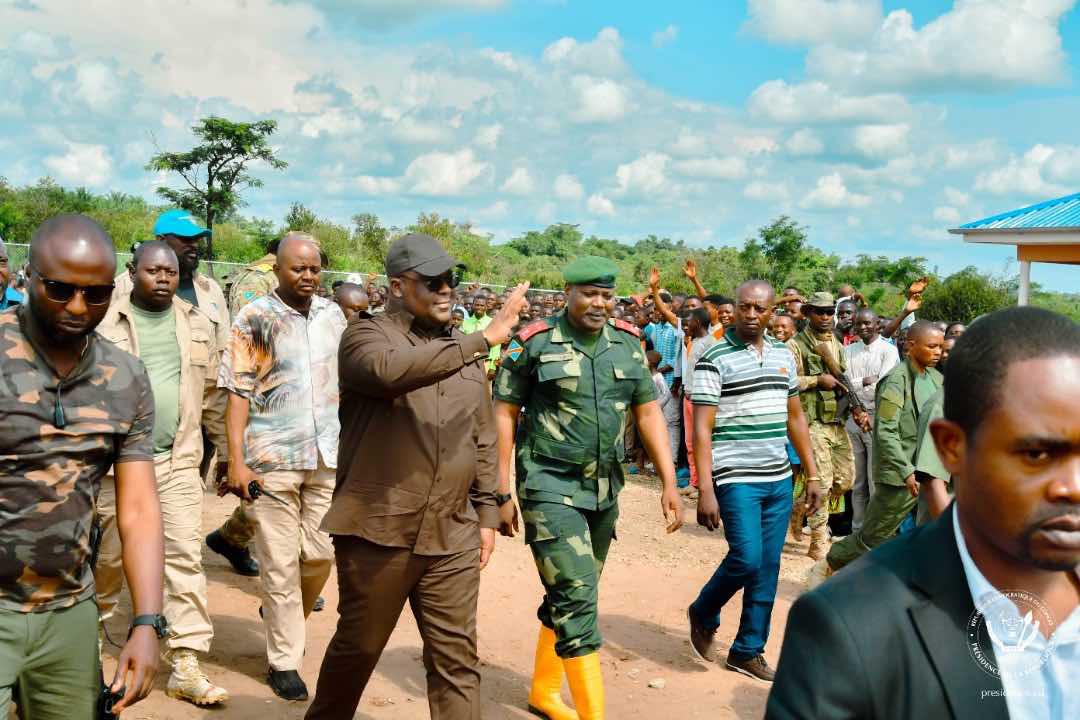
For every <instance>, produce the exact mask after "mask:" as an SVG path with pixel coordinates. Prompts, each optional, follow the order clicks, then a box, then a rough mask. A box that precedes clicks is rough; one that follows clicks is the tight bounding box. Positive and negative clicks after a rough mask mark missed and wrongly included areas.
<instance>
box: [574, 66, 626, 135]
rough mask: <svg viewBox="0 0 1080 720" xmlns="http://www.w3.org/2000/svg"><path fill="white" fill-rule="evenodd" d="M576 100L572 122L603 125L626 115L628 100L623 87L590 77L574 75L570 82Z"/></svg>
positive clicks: (604, 79)
mask: <svg viewBox="0 0 1080 720" xmlns="http://www.w3.org/2000/svg"><path fill="white" fill-rule="evenodd" d="M570 86H571V87H572V88H573V89H574V92H575V93H576V96H577V100H578V107H577V110H576V111H575V112H574V114H573V116H572V117H573V120H574V121H575V122H580V123H603V122H612V121H615V120H618V119H619V118H621V117H622V116H623V115H625V114H626V110H627V105H628V100H627V93H628V91H627V89H626V87H625V86H623V85H621V84H619V83H617V82H615V81H614V80H608V79H607V78H597V77H592V76H590V75H575V76H574V77H573V78H572V79H571V80H570Z"/></svg>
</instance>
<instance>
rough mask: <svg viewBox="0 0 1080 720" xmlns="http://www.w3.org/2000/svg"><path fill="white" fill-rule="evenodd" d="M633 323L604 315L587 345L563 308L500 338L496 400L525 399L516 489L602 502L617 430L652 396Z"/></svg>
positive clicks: (613, 484) (607, 497)
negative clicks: (600, 327) (507, 338)
mask: <svg viewBox="0 0 1080 720" xmlns="http://www.w3.org/2000/svg"><path fill="white" fill-rule="evenodd" d="M638 336H639V331H638V329H637V327H636V326H634V325H632V324H630V323H626V322H623V321H616V320H610V321H609V324H608V325H605V326H604V329H603V330H601V331H600V336H599V337H598V338H597V339H596V344H595V345H594V346H593V347H591V348H589V347H588V346H587V345H586V344H583V343H582V342H581V341H580V340H579V339H577V338H575V337H574V336H573V333H572V330H571V328H570V324H569V321H568V320H567V319H566V314H565V312H563V313H560V314H558V315H556V316H555V317H551V318H545V319H543V320H537V321H536V322H534V323H531V324H529V325H526V326H525V327H524V328H522V329H521V330H520V331H519V332H518V334H517V335H516V336H514V338H513V339H512V340H511V341H510V343H509V344H508V345H507V346H506V350H505V352H504V353H503V359H502V366H501V367H500V369H499V375H498V377H497V378H496V380H495V387H494V394H495V398H496V399H497V400H502V401H504V402H508V403H512V404H514V405H521V406H525V426H524V434H523V435H522V437H521V439H520V441H519V442H518V444H517V482H518V497H520V498H522V499H527V500H537V501H549V502H558V503H564V504H567V505H572V506H574V507H577V508H581V509H583V510H604V509H606V508H608V507H611V506H612V505H614V504H615V501H616V499H617V497H618V494H619V491H620V490H621V489H622V485H623V472H622V465H621V464H620V463H621V461H622V460H623V455H624V452H625V451H624V444H623V430H624V428H625V426H626V415H627V413H628V412H629V411H630V410H631V408H633V407H634V406H636V405H642V404H644V403H647V402H650V401H653V400H655V399H656V391H655V390H654V389H653V384H652V378H651V377H650V375H649V371H648V368H646V367H645V354H644V352H643V351H642V349H641V342H640V341H639V340H638Z"/></svg>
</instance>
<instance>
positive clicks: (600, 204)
mask: <svg viewBox="0 0 1080 720" xmlns="http://www.w3.org/2000/svg"><path fill="white" fill-rule="evenodd" d="M585 208H586V209H587V210H588V211H589V212H591V213H592V214H593V215H607V216H609V217H610V216H612V215H614V214H615V203H613V202H611V200H608V199H607V198H606V197H604V195H603V194H601V193H594V194H592V195H590V196H589V200H588V202H587V203H585Z"/></svg>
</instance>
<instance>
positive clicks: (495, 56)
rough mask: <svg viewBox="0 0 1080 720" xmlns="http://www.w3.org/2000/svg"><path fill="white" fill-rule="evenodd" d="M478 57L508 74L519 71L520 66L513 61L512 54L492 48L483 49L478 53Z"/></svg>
mask: <svg viewBox="0 0 1080 720" xmlns="http://www.w3.org/2000/svg"><path fill="white" fill-rule="evenodd" d="M480 55H481V56H482V57H486V58H487V59H488V60H490V61H491V62H493V63H495V64H496V65H498V66H499V67H501V68H502V69H503V70H506V71H508V72H512V73H516V72H517V71H518V70H520V69H521V65H519V64H518V61H517V60H515V59H514V55H513V54H512V53H508V52H502V51H500V50H495V49H494V48H484V49H483V50H481V51H480Z"/></svg>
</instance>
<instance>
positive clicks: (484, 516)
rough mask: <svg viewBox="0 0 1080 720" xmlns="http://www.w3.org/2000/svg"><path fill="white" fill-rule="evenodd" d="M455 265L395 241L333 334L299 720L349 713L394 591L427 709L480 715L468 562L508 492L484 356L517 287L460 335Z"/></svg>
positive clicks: (484, 550)
mask: <svg viewBox="0 0 1080 720" xmlns="http://www.w3.org/2000/svg"><path fill="white" fill-rule="evenodd" d="M459 267H461V266H460V265H458V263H457V261H456V260H454V259H453V258H451V257H450V256H449V255H447V254H446V252H445V251H444V250H443V249H442V246H440V245H439V244H438V242H437V241H436V240H434V239H433V238H431V237H430V236H428V235H422V234H410V235H406V236H405V237H403V238H401V239H399V240H397V241H396V242H395V243H394V244H393V245H392V246H391V247H390V250H389V252H388V253H387V257H386V274H387V276H388V277H389V278H390V294H391V296H392V304H391V306H390V307H389V308H388V309H387V312H386V313H384V314H382V315H377V316H375V317H373V318H371V319H359V320H357V319H354V320H353V322H352V323H350V325H349V327H348V329H347V330H346V331H345V335H344V336H343V337H342V341H341V350H340V353H339V355H340V359H339V374H340V385H341V443H340V448H341V450H340V453H339V456H338V471H337V488H336V490H335V491H334V500H333V503H332V504H331V506H330V510H329V511H328V512H327V514H326V517H325V518H324V520H323V524H322V529H323V530H324V531H326V532H328V533H330V534H331V536H333V540H334V553H335V557H336V562H337V571H338V590H339V595H340V602H339V612H340V615H341V617H340V619H339V620H338V626H337V632H336V633H335V634H334V638H333V640H331V642H330V646H329V647H328V648H327V651H326V656H325V658H323V663H322V669H321V670H320V673H319V683H318V688H317V690H316V694H315V701H314V702H313V703H312V705H311V707H310V708H309V709H308V712H307V715H306V717H307V718H308V720H312V719H314V718H319V719H320V720H325V719H327V718H341V719H342V720H345V719H351V718H352V717H353V714H354V713H355V712H356V707H357V704H358V703H359V702H360V697H361V695H362V694H363V692H364V688H365V686H366V685H367V682H368V679H369V678H370V677H371V673H372V671H373V670H374V669H375V665H376V663H377V662H378V660H379V656H380V654H381V653H382V650H383V647H384V646H385V645H386V642H387V640H388V639H389V638H390V633H391V632H393V629H394V626H395V625H396V624H397V620H398V616H399V615H400V614H401V609H402V607H403V606H404V604H405V601H406V599H408V601H409V605H410V607H411V608H412V612H413V615H414V616H415V617H416V620H417V625H419V627H420V633H421V636H422V637H423V639H424V667H425V669H426V670H427V682H428V704H429V707H430V710H431V716H432V717H433V718H440V719H441V720H459V719H472V718H479V717H480V699H479V688H480V673H479V671H478V669H477V666H478V664H479V661H478V658H477V654H476V603H477V596H478V594H479V582H480V570H481V569H483V567H484V566H485V565H486V564H487V561H488V559H489V558H490V557H491V552H492V550H493V549H494V544H495V530H494V529H495V528H497V527H498V526H499V505H500V504H505V503H507V502H510V498H509V496H507V497H501V498H499V500H501V501H502V502H501V503H499V502H497V500H496V495H495V491H496V480H495V428H494V420H493V415H492V405H491V398H490V396H489V394H488V388H487V376H486V373H485V371H484V360H485V359H486V358H487V355H488V351H489V349H490V348H491V347H492V346H494V345H498V344H499V343H503V342H506V341H507V340H509V339H510V331H511V328H512V327H513V326H514V324H515V323H516V321H517V317H518V313H519V312H520V310H521V309H522V307H523V306H524V302H525V301H524V297H525V290H526V289H527V287H528V285H527V284H523V285H520V286H518V287H517V288H516V289H515V290H514V292H513V293H512V294H511V296H510V298H509V299H508V301H507V303H506V304H505V305H504V306H503V309H502V310H501V311H500V312H499V313H498V314H497V315H496V316H495V317H494V318H493V319H492V321H491V323H490V324H489V325H488V326H487V327H486V328H484V329H483V330H480V331H478V332H474V333H471V334H469V335H463V334H462V333H461V332H460V331H459V330H456V329H451V328H450V306H451V295H452V292H453V288H454V287H455V286H456V285H457V284H458V270H457V268H459ZM478 548H479V557H477V549H478Z"/></svg>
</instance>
